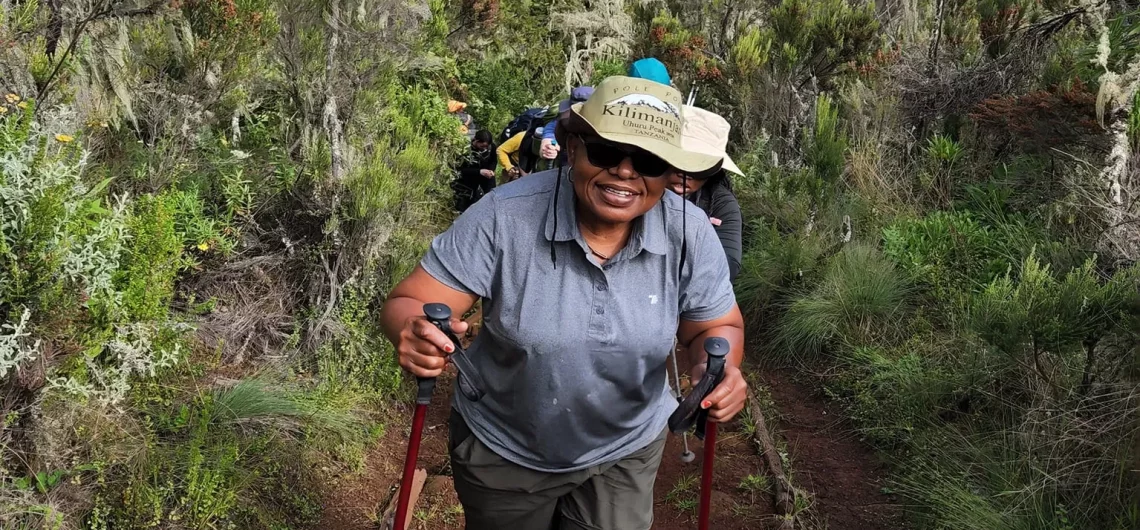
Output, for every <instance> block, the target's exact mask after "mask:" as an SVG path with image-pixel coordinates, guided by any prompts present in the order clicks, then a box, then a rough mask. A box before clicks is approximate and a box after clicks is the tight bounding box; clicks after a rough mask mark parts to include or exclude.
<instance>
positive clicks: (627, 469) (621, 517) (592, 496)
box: [448, 409, 666, 530]
mask: <svg viewBox="0 0 1140 530" xmlns="http://www.w3.org/2000/svg"><path fill="white" fill-rule="evenodd" d="M448 428H449V435H450V437H449V448H450V451H451V469H452V473H453V475H454V479H455V491H456V492H457V493H458V494H459V502H460V503H462V504H463V513H464V517H465V518H466V520H467V527H466V528H467V530H503V529H506V530H649V528H650V527H651V526H653V483H654V481H655V480H656V479H657V467H658V466H659V465H660V464H661V454H662V453H663V452H664V450H665V434H666V431H664V430H663V431H661V435H660V436H658V437H657V439H656V440H654V441H653V442H652V443H650V444H649V445H647V446H645V447H643V448H641V449H639V450H638V451H636V452H634V453H633V454H631V455H629V456H627V457H625V458H622V459H620V460H617V461H614V462H608V463H605V464H601V465H598V466H593V467H590V468H588V469H583V470H580V471H573V472H570V473H543V472H540V471H534V470H532V469H528V468H525V467H522V466H519V465H516V464H513V463H511V462H509V461H507V460H505V459H503V458H502V457H500V456H499V455H497V454H495V453H494V452H493V451H491V449H489V448H488V447H487V446H486V445H483V443H482V442H480V441H479V439H478V438H476V437H475V436H474V435H473V434H471V430H470V429H468V428H467V424H466V423H465V422H464V420H463V417H462V416H460V415H459V413H458V412H456V411H455V409H452V410H451V418H450V420H449V421H448Z"/></svg>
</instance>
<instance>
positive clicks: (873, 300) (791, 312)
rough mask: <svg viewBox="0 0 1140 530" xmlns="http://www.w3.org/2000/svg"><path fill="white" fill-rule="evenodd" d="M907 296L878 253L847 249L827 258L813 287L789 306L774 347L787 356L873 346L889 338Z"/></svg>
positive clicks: (903, 284) (892, 269) (902, 281)
mask: <svg viewBox="0 0 1140 530" xmlns="http://www.w3.org/2000/svg"><path fill="white" fill-rule="evenodd" d="M907 292H908V286H907V283H906V281H905V279H903V278H902V277H901V276H900V275H899V274H898V272H897V271H896V270H895V267H894V265H893V264H892V263H891V262H890V261H889V260H887V259H886V258H885V257H884V256H883V255H882V254H881V253H879V251H878V250H876V249H875V248H874V247H871V246H867V245H863V244H852V245H850V246H848V247H846V248H844V249H843V250H842V251H841V252H839V254H837V255H835V256H834V257H833V258H831V260H830V263H828V266H827V268H826V270H825V271H824V273H823V275H822V277H821V279H820V281H819V283H818V285H816V286H814V288H812V289H811V291H809V292H807V293H806V294H804V295H802V296H799V297H796V298H795V299H793V300H792V301H791V303H790V304H789V306H788V312H787V314H786V315H785V316H784V318H783V319H782V321H781V322H780V328H779V331H778V332H777V340H778V343H779V344H780V345H781V348H782V349H783V350H785V351H784V352H783V353H784V354H786V355H792V356H796V355H813V354H817V353H820V352H821V351H823V350H825V349H827V348H830V347H837V346H844V347H856V346H860V345H869V344H873V343H874V342H875V341H876V340H881V339H883V338H884V335H886V336H889V335H891V334H893V333H894V331H895V329H894V328H895V327H896V326H897V321H898V319H899V317H900V315H901V313H902V311H903V309H904V303H905V301H906V297H907Z"/></svg>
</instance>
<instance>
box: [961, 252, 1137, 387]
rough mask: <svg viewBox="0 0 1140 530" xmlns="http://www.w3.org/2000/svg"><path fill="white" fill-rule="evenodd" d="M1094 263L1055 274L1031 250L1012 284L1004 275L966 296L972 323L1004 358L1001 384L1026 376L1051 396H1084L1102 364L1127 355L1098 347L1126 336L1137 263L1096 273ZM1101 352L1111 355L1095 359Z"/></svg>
mask: <svg viewBox="0 0 1140 530" xmlns="http://www.w3.org/2000/svg"><path fill="white" fill-rule="evenodd" d="M1094 264H1095V261H1093V260H1089V261H1088V262H1086V263H1085V265H1084V266H1083V267H1079V268H1076V269H1073V270H1071V271H1069V272H1068V273H1066V274H1065V275H1064V277H1063V278H1061V279H1058V278H1057V277H1055V276H1054V275H1053V273H1052V272H1051V271H1050V268H1049V266H1048V265H1043V264H1041V263H1040V262H1039V261H1038V260H1037V258H1036V257H1035V256H1034V255H1032V254H1031V255H1030V256H1029V257H1027V258H1026V259H1025V261H1024V262H1023V264H1022V266H1021V268H1020V271H1019V275H1018V277H1017V280H1016V281H1015V280H1014V279H1013V277H1012V276H1011V275H1009V274H1007V275H1006V276H1004V277H1002V278H999V279H997V280H994V281H993V282H992V283H991V284H990V285H988V286H987V287H986V289H985V290H984V291H982V292H980V293H978V295H977V296H976V297H975V298H974V301H973V303H972V305H971V308H970V313H971V321H972V327H973V328H974V330H975V331H976V332H977V333H978V334H979V336H980V337H981V338H982V339H983V340H985V341H986V342H988V343H989V344H991V345H992V346H993V347H994V348H995V349H996V350H997V352H1000V354H1002V355H1004V356H1006V359H1007V362H1008V364H1007V365H1006V369H1007V371H1009V372H1012V373H1013V374H1016V375H1012V376H1011V380H1010V381H1009V383H1013V384H1018V383H1016V382H1018V381H1025V379H1024V378H1023V377H1024V376H1026V375H1029V376H1031V379H1036V378H1039V379H1040V380H1042V381H1043V382H1045V383H1047V385H1048V386H1047V388H1048V389H1049V390H1048V392H1047V393H1048V394H1050V395H1052V397H1053V398H1054V399H1059V398H1062V397H1065V396H1067V395H1068V394H1069V393H1070V392H1074V391H1076V390H1078V389H1079V390H1080V392H1081V393H1082V394H1084V393H1087V392H1088V391H1089V390H1090V387H1089V385H1091V384H1092V382H1093V381H1094V380H1100V379H1101V377H1102V374H1100V373H1099V372H1100V371H1101V370H1102V369H1105V368H1106V367H1107V366H1112V365H1119V364H1120V363H1121V362H1127V359H1128V358H1129V357H1131V355H1132V354H1131V353H1130V352H1119V351H1116V350H1115V349H1113V348H1106V349H1098V346H1099V345H1100V343H1101V342H1102V341H1106V340H1109V339H1111V338H1112V337H1113V336H1116V335H1120V334H1127V333H1130V331H1129V330H1130V329H1131V327H1132V326H1134V325H1135V318H1136V317H1137V316H1138V315H1140V267H1135V266H1134V267H1129V268H1126V269H1122V270H1119V271H1117V272H1116V273H1115V274H1113V275H1112V276H1111V277H1109V278H1101V277H1099V276H1098V273H1097V271H1096V269H1095V268H1094ZM1105 355H1114V357H1111V358H1108V359H1104V358H1101V356H1105ZM1026 371H1028V372H1030V373H1029V374H1026V373H1025V372H1026ZM1110 380H1111V378H1110ZM1020 384H1024V383H1020ZM1039 391H1040V390H1039Z"/></svg>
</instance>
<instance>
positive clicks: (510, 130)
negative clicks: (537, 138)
mask: <svg viewBox="0 0 1140 530" xmlns="http://www.w3.org/2000/svg"><path fill="white" fill-rule="evenodd" d="M548 110H549V108H548V107H534V108H531V109H526V112H523V113H522V114H519V115H518V116H515V119H513V120H511V122H510V123H508V124H507V126H506V128H504V129H503V132H502V134H500V135H499V143H500V144H502V143H503V142H506V141H507V140H510V139H511V138H512V137H514V135H516V134H518V133H521V132H525V131H529V130H530V129H531V125H532V123H533V122H534V121H535V120H537V119H539V118H542V117H543V116H545V115H546V112H547V111H548Z"/></svg>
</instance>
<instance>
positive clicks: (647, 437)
mask: <svg viewBox="0 0 1140 530" xmlns="http://www.w3.org/2000/svg"><path fill="white" fill-rule="evenodd" d="M682 119H683V118H682V115H681V97H680V94H679V93H678V92H677V91H676V90H674V89H672V88H670V87H668V86H665V85H661V84H659V83H655V82H653V81H648V80H644V79H634V78H629V77H617V76H615V77H610V78H607V79H605V80H604V81H602V83H601V84H600V85H599V86H598V87H597V90H595V92H594V94H593V95H592V96H591V97H590V98H589V99H588V100H587V101H586V102H585V103H579V104H576V105H574V106H573V107H572V109H571V112H570V114H569V115H568V116H567V117H566V118H565V119H564V120H562V121H561V122H560V123H559V143H560V144H562V145H563V149H565V150H566V154H567V167H565V168H558V169H554V170H550V171H544V172H540V173H536V174H534V175H531V176H530V177H527V178H525V179H521V180H518V181H516V182H512V183H510V184H507V185H504V186H500V187H497V188H495V190H494V191H492V192H491V193H489V194H488V195H487V196H486V197H484V199H483V200H481V201H479V202H478V203H476V204H475V205H473V206H472V207H471V208H469V209H468V210H467V211H466V212H465V213H464V214H463V215H462V216H460V217H459V219H458V220H457V221H456V222H455V224H454V225H453V226H452V227H451V228H450V229H448V230H447V231H446V232H444V233H443V234H441V235H439V236H437V237H436V238H435V240H434V241H433V242H432V244H431V247H430V248H429V250H428V252H427V254H426V255H425V256H424V258H423V260H422V261H421V263H420V265H419V266H418V267H417V268H416V269H415V271H414V272H412V274H411V275H410V276H408V277H407V278H405V279H404V280H403V281H402V282H400V284H399V285H397V286H396V288H395V289H394V290H393V291H392V292H391V293H390V295H389V298H388V300H387V302H386V303H385V304H384V308H383V311H382V312H381V317H380V318H381V325H382V327H383V329H384V330H385V333H386V334H387V335H388V337H389V339H390V340H391V341H392V342H393V344H395V346H396V351H397V354H398V356H399V361H400V365H401V366H403V367H404V368H405V369H407V370H408V371H409V372H411V373H412V374H414V375H416V376H419V377H435V376H437V375H439V374H440V373H441V372H442V370H443V368H444V366H445V364H446V361H445V355H446V354H447V353H449V352H450V351H452V350H453V348H452V346H451V345H450V343H449V341H448V340H447V338H446V337H445V336H444V334H443V333H441V332H440V331H439V330H438V329H437V328H436V327H434V326H433V325H432V324H430V323H429V322H428V321H427V320H425V318H424V315H423V312H422V311H423V306H424V304H425V303H429V302H440V303H445V304H447V305H448V306H450V307H451V309H452V313H453V314H455V315H461V314H463V313H464V312H466V311H467V310H468V309H470V308H471V306H472V305H473V304H474V303H475V302H476V301H478V300H480V299H482V301H483V327H482V330H481V331H480V333H479V335H478V337H477V338H476V339H475V342H474V343H473V344H472V345H471V347H470V348H469V349H468V350H467V354H468V355H469V360H470V362H471V364H472V365H474V368H475V369H474V371H475V372H477V373H475V374H469V375H472V376H473V377H470V379H471V380H473V381H475V382H476V384H477V385H480V386H481V390H482V392H483V395H482V398H481V399H479V400H478V401H471V400H470V399H468V398H467V397H465V396H464V395H463V393H462V392H455V393H454V397H453V400H452V413H451V420H450V425H449V427H450V431H449V435H450V447H449V449H450V454H451V464H452V469H453V476H454V480H455V489H456V491H457V493H458V494H459V500H460V502H461V503H462V504H463V509H464V514H465V518H466V521H467V528H468V529H472V530H491V529H516V530H545V529H605V530H647V529H649V528H650V527H651V526H652V524H653V484H654V480H655V478H656V474H657V468H658V466H659V464H660V461H661V455H662V452H663V450H664V445H665V437H666V432H667V430H666V423H667V420H668V417H669V415H670V414H671V413H672V412H673V411H674V410H675V409H676V407H677V402H676V400H675V399H674V397H673V396H672V394H671V393H670V390H669V387H668V384H667V382H666V368H665V367H666V362H667V360H668V356H669V353H670V350H671V349H672V346H673V340H674V337H676V338H677V339H678V340H679V341H680V342H681V343H682V344H685V345H689V348H688V355H687V357H688V358H687V359H686V360H687V362H688V364H686V366H689V367H691V368H690V373H691V376H692V377H693V378H695V379H696V378H700V377H701V375H702V374H703V372H704V364H703V363H704V357H705V356H704V352H703V349H702V346H701V345H702V343H703V342H704V340H705V339H706V338H709V337H714V336H716V337H723V338H725V339H727V340H728V341H729V343H730V344H731V353H730V354H729V357H728V366H727V367H726V370H725V376H724V379H723V381H722V382H721V383H720V384H719V385H718V386H717V387H716V388H715V389H714V390H713V392H712V393H710V394H709V395H708V396H707V397H706V398H705V400H704V401H703V402H702V403H701V406H702V407H704V408H707V409H708V411H709V417H710V418H711V419H713V420H714V421H718V422H726V421H729V420H731V419H732V418H733V417H734V416H735V415H736V414H737V413H738V412H739V411H740V410H741V408H742V407H743V406H744V401H745V395H746V389H747V384H746V383H745V381H744V378H743V377H742V376H741V373H740V369H739V366H740V362H741V360H742V358H743V355H744V351H743V344H744V333H743V319H742V317H741V314H740V310H739V308H738V307H737V305H736V300H735V297H734V295H733V292H732V286H731V284H730V283H729V279H728V267H727V264H726V262H725V261H724V260H707V259H706V260H698V259H685V258H684V256H685V255H686V254H688V255H690V256H698V255H702V256H703V255H708V254H709V253H711V252H720V245H719V241H718V240H717V238H716V233H715V232H714V230H713V228H712V226H711V225H710V224H709V223H708V222H707V218H706V217H705V215H704V214H703V213H701V212H699V211H697V210H696V209H694V208H689V210H690V211H689V212H687V213H686V212H684V208H683V206H684V204H683V203H684V201H683V200H682V199H681V198H680V197H678V196H677V195H674V194H671V193H666V186H667V182H668V179H669V177H670V176H671V174H672V173H674V172H675V171H677V170H678V169H679V170H684V171H687V172H691V173H699V172H702V171H704V170H707V169H709V168H711V167H713V166H715V165H717V164H719V163H720V162H721V159H720V158H719V157H715V156H709V155H702V154H699V153H689V152H685V151H683V150H682V149H681V126H682ZM686 215H687V216H688V219H684V218H683V216H686ZM682 248H687V249H688V250H687V252H682ZM452 326H453V329H454V330H455V331H456V332H457V333H463V332H464V331H465V330H466V327H467V326H466V324H465V323H463V322H461V321H459V320H456V321H454V322H453V324H452Z"/></svg>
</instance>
